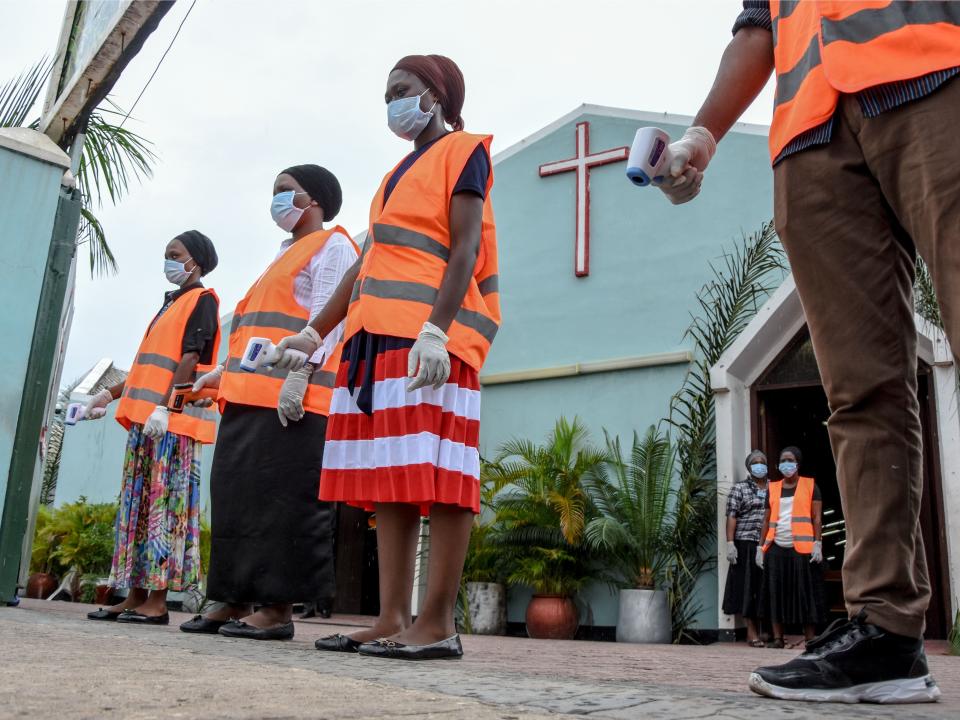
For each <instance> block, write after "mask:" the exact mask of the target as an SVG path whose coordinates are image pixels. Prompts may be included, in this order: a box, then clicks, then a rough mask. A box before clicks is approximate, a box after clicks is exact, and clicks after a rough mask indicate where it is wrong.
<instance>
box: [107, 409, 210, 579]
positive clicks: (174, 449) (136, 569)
mask: <svg viewBox="0 0 960 720" xmlns="http://www.w3.org/2000/svg"><path fill="white" fill-rule="evenodd" d="M202 447H203V446H202V445H201V443H200V442H198V441H196V440H194V439H193V438H191V437H187V436H185V435H175V434H174V433H170V432H168V433H167V434H166V435H164V436H163V438H161V439H160V440H159V441H157V442H154V441H153V440H152V439H151V438H149V437H147V436H146V435H144V434H143V426H142V425H139V424H137V423H134V424H133V425H131V427H130V433H129V435H128V436H127V453H126V458H125V460H124V464H123V488H122V490H121V492H120V507H119V509H118V511H117V522H116V529H115V544H114V552H113V567H112V568H111V570H110V584H111V585H112V586H113V587H115V588H144V589H146V590H168V589H169V590H173V591H175V592H179V591H181V590H185V589H187V588H189V587H192V586H195V585H197V584H198V583H199V582H200V459H201V449H202Z"/></svg>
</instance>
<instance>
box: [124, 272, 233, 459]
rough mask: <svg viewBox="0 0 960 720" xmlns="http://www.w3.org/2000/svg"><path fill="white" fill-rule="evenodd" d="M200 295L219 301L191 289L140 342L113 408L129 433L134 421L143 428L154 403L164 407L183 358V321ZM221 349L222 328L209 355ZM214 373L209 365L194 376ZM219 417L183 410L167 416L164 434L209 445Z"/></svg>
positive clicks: (203, 410)
mask: <svg viewBox="0 0 960 720" xmlns="http://www.w3.org/2000/svg"><path fill="white" fill-rule="evenodd" d="M203 295H212V296H213V297H214V298H215V299H216V301H217V304H218V305H219V303H220V298H218V297H217V294H216V293H215V292H214V291H213V290H212V289H210V288H194V289H193V290H188V291H187V292H185V293H184V294H183V295H181V296H180V297H178V298H177V299H176V300H174V301H173V304H172V305H170V307H168V308H167V309H166V310H164V311H163V313H162V314H161V315H160V317H158V318H157V319H156V320H155V321H154V322H153V324H152V325H151V326H150V327H149V328H147V332H146V333H145V334H144V336H143V340H142V341H141V342H140V348H139V349H138V350H137V357H136V359H135V360H134V362H133V367H132V368H131V369H130V374H129V375H127V379H126V382H125V383H124V386H123V394H122V395H121V396H120V404H119V405H117V422H119V423H120V424H121V425H123V427H125V428H126V429H127V430H129V429H130V426H131V425H132V424H133V423H139V424H141V425H142V424H144V423H145V422H146V421H147V418H149V417H150V414H151V413H152V412H153V411H154V409H155V408H156V407H157V405H166V404H167V399H168V396H169V393H170V388H171V387H172V386H173V374H174V372H175V371H176V369H177V367H178V366H179V365H180V360H181V358H182V357H183V350H182V348H183V333H184V331H185V330H186V326H187V320H189V319H190V315H191V314H192V313H193V310H194V308H195V307H196V306H197V302H198V301H199V300H200V297H201V296H203ZM219 348H220V328H219V327H218V328H217V334H216V335H215V336H214V338H213V357H214V358H216V357H217V351H218V350H219ZM212 369H213V365H204V364H198V365H197V368H196V370H195V372H194V377H198V376H200V375H202V374H203V373H205V372H209V371H210V370H212ZM216 419H217V414H216V411H214V410H212V409H211V408H195V407H192V406H187V407H186V408H184V410H183V412H180V413H170V422H169V424H168V426H167V431H168V432H172V433H175V434H177V435H186V436H187V437H192V438H193V439H194V440H199V441H200V442H202V443H212V442H213V439H214V436H215V435H216V433H217V425H216Z"/></svg>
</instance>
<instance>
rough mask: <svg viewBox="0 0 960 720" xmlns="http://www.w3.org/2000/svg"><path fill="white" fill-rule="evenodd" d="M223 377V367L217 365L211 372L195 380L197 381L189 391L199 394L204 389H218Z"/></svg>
mask: <svg viewBox="0 0 960 720" xmlns="http://www.w3.org/2000/svg"><path fill="white" fill-rule="evenodd" d="M222 377H223V365H217V366H216V367H215V368H214V369H213V370H211V371H210V372H208V373H204V374H203V375H201V376H200V377H198V378H197V381H196V382H195V383H194V384H193V387H192V388H191V390H192V391H193V392H199V391H200V390H203V389H204V388H218V387H220V378H222Z"/></svg>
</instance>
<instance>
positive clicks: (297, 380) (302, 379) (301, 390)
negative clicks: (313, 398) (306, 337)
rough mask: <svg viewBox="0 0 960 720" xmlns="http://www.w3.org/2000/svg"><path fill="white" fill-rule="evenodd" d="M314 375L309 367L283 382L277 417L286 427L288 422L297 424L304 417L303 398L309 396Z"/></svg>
mask: <svg viewBox="0 0 960 720" xmlns="http://www.w3.org/2000/svg"><path fill="white" fill-rule="evenodd" d="M312 373H313V366H312V365H308V366H307V367H305V368H303V369H302V370H294V371H293V372H291V373H290V374H288V375H287V379H286V380H284V381H283V385H282V386H281V387H280V399H279V401H278V402H277V415H278V416H279V417H280V424H281V425H283V426H284V427H286V426H287V420H293V421H294V422H297V421H298V420H300V419H301V418H302V417H303V412H304V411H303V396H304V395H306V394H307V384H308V383H309V382H310V375H311V374H312Z"/></svg>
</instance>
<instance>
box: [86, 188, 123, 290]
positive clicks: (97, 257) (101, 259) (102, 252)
mask: <svg viewBox="0 0 960 720" xmlns="http://www.w3.org/2000/svg"><path fill="white" fill-rule="evenodd" d="M77 244H78V245H83V244H86V245H87V246H88V254H89V257H90V275H91V276H94V275H101V276H102V275H113V274H116V272H117V269H118V268H117V260H116V258H115V257H114V256H113V250H111V249H110V246H109V245H108V244H107V236H106V233H105V232H104V231H103V225H101V224H100V220H99V219H98V218H97V216H96V215H94V214H93V212H91V211H90V208H89V207H87V206H86V205H85V206H84V207H82V208H80V233H79V240H78V243H77Z"/></svg>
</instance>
